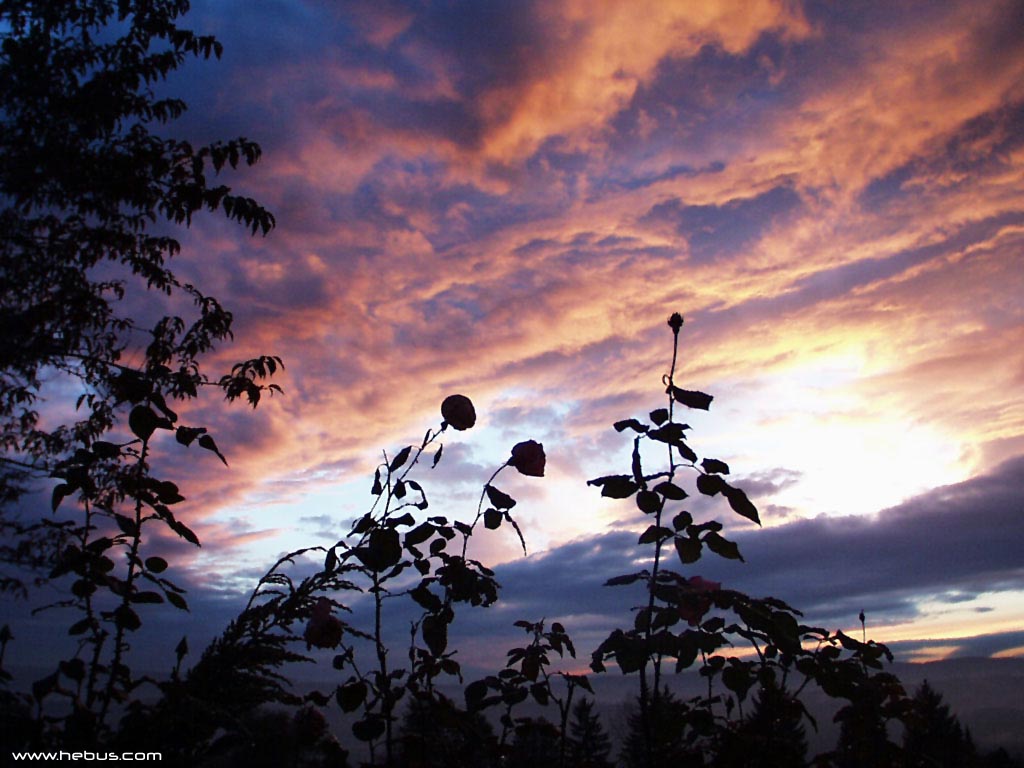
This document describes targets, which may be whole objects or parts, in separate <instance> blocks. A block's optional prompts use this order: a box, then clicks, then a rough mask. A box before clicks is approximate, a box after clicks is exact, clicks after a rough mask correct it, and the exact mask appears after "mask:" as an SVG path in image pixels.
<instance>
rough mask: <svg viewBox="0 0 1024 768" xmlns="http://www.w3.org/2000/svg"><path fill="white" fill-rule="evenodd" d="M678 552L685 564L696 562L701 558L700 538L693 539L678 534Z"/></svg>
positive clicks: (676, 542)
mask: <svg viewBox="0 0 1024 768" xmlns="http://www.w3.org/2000/svg"><path fill="white" fill-rule="evenodd" d="M675 544H676V552H677V553H678V554H679V560H680V562H682V563H683V565H689V564H690V563H696V562H697V561H698V560H700V550H701V543H700V539H692V538H689V537H686V536H676V538H675Z"/></svg>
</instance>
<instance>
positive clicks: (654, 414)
mask: <svg viewBox="0 0 1024 768" xmlns="http://www.w3.org/2000/svg"><path fill="white" fill-rule="evenodd" d="M650 417H651V421H653V422H654V423H655V424H657V425H658V426H659V427H660V426H661V425H662V424H664V423H665V422H666V421H668V408H656V409H655V410H653V411H651V413H650Z"/></svg>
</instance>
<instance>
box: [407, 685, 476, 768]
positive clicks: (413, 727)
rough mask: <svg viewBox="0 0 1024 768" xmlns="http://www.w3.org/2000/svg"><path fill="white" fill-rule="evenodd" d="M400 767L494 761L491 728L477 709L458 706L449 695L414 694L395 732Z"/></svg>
mask: <svg viewBox="0 0 1024 768" xmlns="http://www.w3.org/2000/svg"><path fill="white" fill-rule="evenodd" d="M398 742H399V745H400V747H399V765H400V766H403V768H449V767H450V768H488V766H493V765H495V759H494V757H495V754H494V750H495V745H496V739H495V736H494V729H493V728H492V727H491V724H490V723H489V722H487V720H486V718H484V717H483V715H481V714H480V713H478V712H473V713H470V712H466V711H465V710H462V709H459V708H458V707H456V706H455V704H453V703H452V702H451V701H450V700H449V699H447V698H445V697H443V696H440V695H438V694H435V695H434V696H433V697H431V698H428V697H426V696H416V697H414V698H412V700H411V701H410V702H409V706H408V708H407V709H406V711H405V715H404V716H403V718H402V724H401V727H400V729H399V734H398Z"/></svg>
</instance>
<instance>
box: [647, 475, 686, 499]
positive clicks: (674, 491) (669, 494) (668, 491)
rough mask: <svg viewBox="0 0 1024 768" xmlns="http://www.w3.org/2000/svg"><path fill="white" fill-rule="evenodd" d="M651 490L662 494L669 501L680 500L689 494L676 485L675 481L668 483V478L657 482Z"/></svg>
mask: <svg viewBox="0 0 1024 768" xmlns="http://www.w3.org/2000/svg"><path fill="white" fill-rule="evenodd" d="M651 490H653V491H654V492H655V493H660V494H661V495H662V496H664V497H665V498H666V499H668V500H670V501H682V500H683V499H685V498H686V497H687V496H688V495H689V494H687V493H686V491H684V490H683V489H682V488H680V487H679V486H678V485H676V484H675V483H670V482H669V481H668V480H665V481H664V482H661V483H658V484H657V485H656V486H654V488H652V489H651Z"/></svg>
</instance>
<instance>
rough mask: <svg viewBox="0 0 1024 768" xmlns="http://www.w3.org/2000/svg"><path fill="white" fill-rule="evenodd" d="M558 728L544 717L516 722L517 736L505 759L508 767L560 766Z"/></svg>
mask: <svg viewBox="0 0 1024 768" xmlns="http://www.w3.org/2000/svg"><path fill="white" fill-rule="evenodd" d="M560 752H561V750H560V749H559V735H558V729H557V728H556V727H555V726H554V724H553V723H551V722H549V721H547V720H545V719H544V718H542V717H538V718H532V717H524V718H522V719H520V720H518V721H517V722H516V731H515V738H514V739H513V740H512V746H511V748H510V749H509V752H508V759H507V760H506V761H505V766H506V768H558V765H559V761H560Z"/></svg>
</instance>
